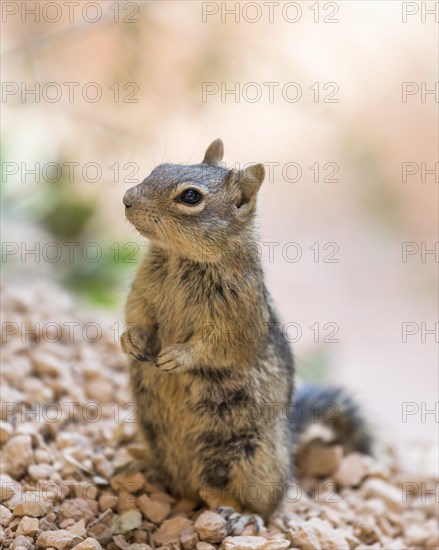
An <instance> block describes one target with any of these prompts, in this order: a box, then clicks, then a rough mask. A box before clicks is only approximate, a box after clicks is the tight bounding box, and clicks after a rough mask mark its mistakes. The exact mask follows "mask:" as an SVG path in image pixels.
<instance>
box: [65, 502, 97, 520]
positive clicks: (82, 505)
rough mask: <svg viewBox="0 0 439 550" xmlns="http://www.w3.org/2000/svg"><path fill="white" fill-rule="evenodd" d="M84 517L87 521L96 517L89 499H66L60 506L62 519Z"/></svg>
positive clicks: (79, 518)
mask: <svg viewBox="0 0 439 550" xmlns="http://www.w3.org/2000/svg"><path fill="white" fill-rule="evenodd" d="M82 518H84V519H85V521H86V522H88V521H90V520H92V519H94V513H93V510H92V508H91V505H90V502H89V501H88V500H85V499H83V498H73V499H71V500H65V501H64V502H63V503H62V504H61V506H60V507H59V520H60V521H63V520H64V519H74V520H75V521H79V520H81V519H82Z"/></svg>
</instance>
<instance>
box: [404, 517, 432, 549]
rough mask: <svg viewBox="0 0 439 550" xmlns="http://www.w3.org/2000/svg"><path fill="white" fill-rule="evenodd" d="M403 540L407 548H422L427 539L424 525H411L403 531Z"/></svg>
mask: <svg viewBox="0 0 439 550" xmlns="http://www.w3.org/2000/svg"><path fill="white" fill-rule="evenodd" d="M404 539H405V541H406V543H407V545H408V546H413V547H423V546H424V545H425V543H426V542H427V539H428V531H427V530H426V529H425V525H421V524H419V523H413V524H412V525H409V526H408V527H407V529H405V531H404Z"/></svg>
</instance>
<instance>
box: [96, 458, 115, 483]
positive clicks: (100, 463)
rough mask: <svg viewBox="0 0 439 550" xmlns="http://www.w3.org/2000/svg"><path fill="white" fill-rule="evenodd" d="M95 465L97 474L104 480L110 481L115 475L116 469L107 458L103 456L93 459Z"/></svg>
mask: <svg viewBox="0 0 439 550" xmlns="http://www.w3.org/2000/svg"><path fill="white" fill-rule="evenodd" d="M93 465H94V467H95V470H96V473H98V474H99V475H100V476H102V477H103V478H104V479H110V478H111V476H112V475H113V472H114V468H113V466H112V465H111V462H109V461H108V460H107V459H106V458H105V457H103V456H102V455H97V456H95V457H94V458H93Z"/></svg>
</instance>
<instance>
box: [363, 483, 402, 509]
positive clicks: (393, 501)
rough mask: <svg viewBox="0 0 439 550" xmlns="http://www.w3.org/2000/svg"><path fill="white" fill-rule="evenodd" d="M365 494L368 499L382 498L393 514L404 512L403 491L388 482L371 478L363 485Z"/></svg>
mask: <svg viewBox="0 0 439 550" xmlns="http://www.w3.org/2000/svg"><path fill="white" fill-rule="evenodd" d="M362 489H363V494H364V496H365V497H366V498H374V497H375V498H380V499H381V500H383V501H384V502H385V503H386V505H387V507H388V508H389V509H390V510H392V512H396V513H400V512H401V510H402V491H401V490H400V489H398V488H397V487H395V486H394V485H391V484H390V483H388V482H387V481H384V480H383V479H379V478H369V479H367V480H366V481H365V482H364V483H363V485H362Z"/></svg>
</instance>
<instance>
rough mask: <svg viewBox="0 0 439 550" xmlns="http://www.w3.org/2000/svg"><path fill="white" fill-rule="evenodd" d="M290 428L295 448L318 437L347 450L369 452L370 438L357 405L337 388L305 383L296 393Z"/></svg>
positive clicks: (344, 391) (370, 446)
mask: <svg viewBox="0 0 439 550" xmlns="http://www.w3.org/2000/svg"><path fill="white" fill-rule="evenodd" d="M291 420H292V429H293V435H294V439H295V442H296V446H297V447H301V446H302V445H303V444H304V443H306V442H307V441H309V440H311V439H314V438H316V437H317V438H321V439H323V440H324V441H328V442H329V441H331V442H333V441H336V442H337V443H340V444H341V445H343V447H344V448H345V449H346V450H347V451H358V452H360V453H364V454H371V453H372V438H371V435H370V432H369V429H368V426H367V423H366V421H365V419H364V417H363V416H362V414H361V411H360V408H359V406H358V404H357V403H356V402H355V401H354V399H353V398H352V397H351V396H350V395H349V394H348V393H347V392H346V390H344V389H343V388H340V387H331V386H330V387H325V386H320V385H317V384H304V385H303V386H300V387H299V388H298V389H297V390H296V395H295V399H294V412H293V415H292V418H291Z"/></svg>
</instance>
